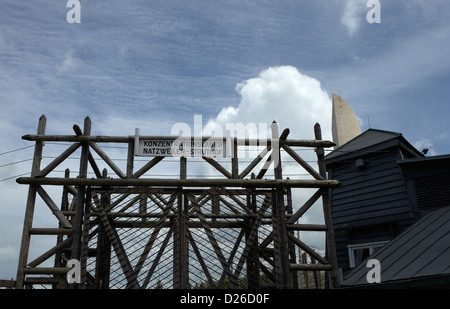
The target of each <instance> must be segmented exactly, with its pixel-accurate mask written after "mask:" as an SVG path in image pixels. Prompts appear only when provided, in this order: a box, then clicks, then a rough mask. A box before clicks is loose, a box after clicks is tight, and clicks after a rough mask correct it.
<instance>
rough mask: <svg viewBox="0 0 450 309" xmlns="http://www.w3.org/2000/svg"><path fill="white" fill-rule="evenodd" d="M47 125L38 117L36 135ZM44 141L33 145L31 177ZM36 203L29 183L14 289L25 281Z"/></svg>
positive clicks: (37, 167) (44, 119)
mask: <svg viewBox="0 0 450 309" xmlns="http://www.w3.org/2000/svg"><path fill="white" fill-rule="evenodd" d="M46 125H47V118H46V117H45V115H42V116H41V117H40V118H39V124H38V129H37V135H44V134H45V127H46ZM43 148H44V142H42V141H37V142H36V146H35V147H34V157H33V165H32V167H31V177H35V176H36V175H37V174H39V172H40V169H41V160H42V150H43ZM35 203H36V186H34V185H30V186H29V187H28V198H27V205H26V208H25V218H24V222H23V231H22V242H21V244H20V253H19V262H18V267H17V276H16V289H22V288H23V284H24V281H25V274H24V268H25V267H26V265H27V260H28V251H29V249H30V229H31V227H32V225H33V215H34V207H35Z"/></svg>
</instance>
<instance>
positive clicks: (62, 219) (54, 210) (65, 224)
mask: <svg viewBox="0 0 450 309" xmlns="http://www.w3.org/2000/svg"><path fill="white" fill-rule="evenodd" d="M36 191H37V193H38V194H39V195H40V197H41V198H42V200H43V201H44V202H45V204H47V206H48V208H50V210H51V211H52V213H53V215H54V216H55V217H56V218H57V219H58V220H59V222H60V223H61V225H62V227H64V228H68V229H72V228H73V226H72V224H70V222H69V221H68V220H67V219H66V217H65V216H64V215H63V214H62V213H61V211H60V210H59V208H58V206H56V204H55V202H53V200H52V199H51V197H50V196H49V195H48V194H47V192H45V190H44V189H43V188H42V187H41V186H37V187H36Z"/></svg>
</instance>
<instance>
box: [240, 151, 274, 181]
mask: <svg viewBox="0 0 450 309" xmlns="http://www.w3.org/2000/svg"><path fill="white" fill-rule="evenodd" d="M269 151H270V147H269V146H267V147H266V148H264V149H263V151H261V153H260V154H259V155H258V156H257V157H256V158H255V159H254V160H253V161H252V162H251V163H250V164H249V165H248V166H247V167H246V168H245V169H244V170H243V171H242V173H241V174H239V179H244V177H245V176H247V175H248V173H250V172H251V171H252V170H253V169H254V168H255V166H256V165H258V163H259V162H261V160H262V159H264V157H265V156H266V155H267V154H268V153H269Z"/></svg>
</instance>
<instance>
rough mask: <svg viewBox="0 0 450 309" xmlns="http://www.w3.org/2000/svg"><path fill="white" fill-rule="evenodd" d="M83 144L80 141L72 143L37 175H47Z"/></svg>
mask: <svg viewBox="0 0 450 309" xmlns="http://www.w3.org/2000/svg"><path fill="white" fill-rule="evenodd" d="M80 146H81V144H80V143H75V144H73V145H71V146H70V147H69V148H67V149H66V150H65V151H64V152H63V153H62V154H61V155H59V156H58V157H57V158H56V159H55V160H53V161H52V162H51V163H50V164H49V165H47V167H45V168H44V169H43V170H42V171H41V172H40V173H39V174H38V175H37V177H45V176H47V175H48V174H49V173H50V172H51V171H53V170H54V169H55V167H57V166H58V165H59V164H61V163H62V162H63V161H64V160H65V159H67V158H68V157H69V156H70V155H71V154H72V153H74V152H75V151H76V150H77V149H78V148H79V147H80Z"/></svg>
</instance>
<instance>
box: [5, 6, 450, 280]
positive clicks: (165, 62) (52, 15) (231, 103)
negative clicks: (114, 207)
mask: <svg viewBox="0 0 450 309" xmlns="http://www.w3.org/2000/svg"><path fill="white" fill-rule="evenodd" d="M80 3H81V23H80V24H69V23H68V22H67V20H66V14H67V12H68V11H69V8H67V7H66V1H49V0H36V1H15V0H2V2H1V3H0V106H1V109H2V113H1V114H0V118H1V120H0V129H1V131H0V132H1V133H0V134H1V139H2V146H1V147H0V153H1V154H2V155H0V180H3V181H1V182H0V204H1V205H0V215H1V216H2V223H3V221H5V223H3V224H2V225H0V232H1V233H0V278H4V277H8V276H15V271H16V270H15V267H16V266H15V265H16V262H17V257H16V256H17V251H18V248H19V245H20V228H21V225H22V222H23V211H24V205H25V201H26V194H25V193H26V191H24V189H22V188H17V186H18V185H16V183H15V181H14V177H15V176H17V175H21V174H23V173H27V172H29V171H30V169H31V161H24V162H21V163H16V162H18V161H22V160H29V159H30V158H31V157H32V153H33V149H32V148H27V149H23V150H17V149H20V148H22V147H26V146H30V145H31V143H29V142H26V141H23V140H21V136H22V135H24V134H28V133H35V131H36V126H37V122H38V119H39V116H40V115H42V114H45V115H46V116H47V119H48V127H47V133H48V134H72V125H73V124H74V123H78V124H80V125H82V122H83V119H84V117H86V116H89V117H90V118H91V119H92V121H93V134H105V135H130V134H133V133H134V128H136V127H139V128H141V131H143V133H145V134H167V135H168V134H170V130H171V127H172V125H173V124H174V123H176V122H187V123H190V122H192V121H193V116H194V115H195V114H200V115H202V117H203V120H204V121H205V122H206V121H208V120H209V119H216V118H217V117H218V116H219V115H222V116H223V115H225V114H226V113H227V111H230V110H231V111H233V113H234V114H239V117H237V116H236V117H235V118H233V119H235V120H236V119H238V120H240V121H244V120H245V121H254V122H258V121H271V120H274V119H272V118H273V117H275V115H276V116H277V117H278V118H277V119H276V120H277V121H279V122H280V123H281V125H282V126H285V124H286V126H290V124H292V125H293V126H295V122H296V121H297V122H299V121H298V120H299V119H306V120H311V121H312V122H313V123H314V122H316V121H319V122H321V123H322V124H323V125H324V126H325V127H328V126H330V123H326V122H328V119H329V118H328V116H327V117H323V115H322V114H326V115H328V114H327V113H329V112H330V111H328V110H329V108H330V106H329V104H328V103H323V104H322V103H320V102H323V101H324V99H323V94H324V93H325V94H326V95H327V97H328V98H331V94H332V93H337V94H340V95H341V96H342V97H343V98H344V99H345V100H346V101H347V102H348V103H349V104H350V105H351V106H352V107H353V109H354V111H355V113H356V114H357V116H358V117H359V119H360V120H361V129H362V130H363V131H365V130H367V129H368V128H369V123H370V126H371V127H372V128H377V129H383V130H391V131H396V132H400V133H403V134H404V136H405V137H406V139H407V140H408V141H410V142H411V143H412V144H413V145H416V146H417V147H418V148H422V147H425V148H430V149H431V152H430V153H431V154H433V155H439V154H448V153H450V135H449V134H450V132H449V127H448V119H449V117H450V109H449V98H450V87H449V85H450V24H449V23H448V12H449V11H450V3H449V2H448V1H444V0H433V1H423V0H403V1H402V0H390V1H386V0H385V1H383V0H381V1H380V3H381V23H379V24H370V23H368V22H367V21H366V14H367V12H368V11H369V8H367V6H366V4H367V1H365V0H348V1H346V0H329V1H328V0H327V1H323V0H315V1H311V0H277V1H274V0H223V1H217V0H210V1H206V0H183V1H181V0H179V1H175V0H164V1H162V0H150V1H138V0H129V1H118V0H111V1H94V0H89V1H83V0H81V1H80ZM264 72H265V73H264ZM269 73H270V74H269ZM293 81H295V82H293ZM290 83H292V85H298V87H299V88H301V91H299V92H296V91H297V90H296V89H293V88H292V87H291V86H290ZM273 85H275V86H276V87H279V88H278V89H283V90H282V91H281V90H280V91H272V90H273V88H271V87H272V86H273ZM258 87H259V88H258ZM261 87H262V88H263V89H262V90H261V89H260V88H261ZM257 90H258V91H257ZM259 90H261V91H259ZM271 91H272V92H271ZM292 93H294V94H292ZM296 98H300V100H301V98H307V99H305V100H304V102H299V104H298V105H296V103H295V102H296V101H295V100H296ZM288 101H289V102H290V103H287V102H288ZM325 101H326V100H325ZM319 104H321V105H319ZM299 107H301V109H300V108H299ZM227 108H228V109H227ZM230 108H231V109H230ZM309 110H314V111H316V112H314V113H311V114H308V111H309ZM320 111H323V113H321V112H320ZM306 114H308V115H309V116H308V117H306V116H305V115H306ZM311 115H312V116H311ZM314 115H317V117H315V116H314ZM272 116H273V117H272ZM219 118H220V117H219ZM219 118H217V119H219ZM316 118H317V119H316ZM329 121H331V119H329ZM323 122H325V123H323ZM308 125H309V124H308ZM305 128H306V127H301V126H300V127H298V128H297V127H296V129H298V130H296V131H295V132H293V133H292V134H293V135H295V136H296V137H299V138H302V137H304V136H307V135H308V134H310V132H308V133H306V132H305V133H304V132H302V130H306V129H307V128H306V129H305ZM291 129H292V128H291ZM13 150H17V151H14V152H12V153H7V154H3V153H5V152H9V151H13ZM8 178H12V179H10V180H4V179H8ZM11 192H17V194H14V197H12V196H11V194H10V193H11ZM6 221H7V222H6ZM16 226H19V228H17V227H16ZM8 228H11V229H13V230H14V237H9V238H8V239H6V238H5V237H4V236H2V235H1V234H4V233H5V230H6V229H8ZM18 231H19V232H18ZM16 234H19V235H18V236H17V235H16ZM4 265H7V266H4ZM11 265H12V266H11Z"/></svg>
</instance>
